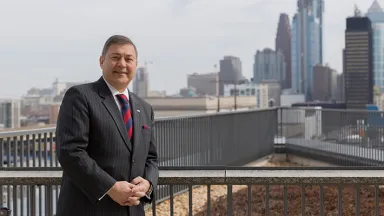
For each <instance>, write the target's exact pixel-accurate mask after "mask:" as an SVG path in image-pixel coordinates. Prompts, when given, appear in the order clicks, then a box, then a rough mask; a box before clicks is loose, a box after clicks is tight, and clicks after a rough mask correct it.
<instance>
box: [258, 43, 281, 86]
mask: <svg viewBox="0 0 384 216" xmlns="http://www.w3.org/2000/svg"><path fill="white" fill-rule="evenodd" d="M285 66H286V64H285V61H284V54H283V53H282V52H281V51H274V50H272V49H269V48H265V49H264V50H263V51H259V50H257V52H256V55H255V62H254V63H253V82H254V83H256V84H259V83H261V82H262V81H263V80H276V81H278V82H279V84H280V86H284V83H285V82H284V81H285V74H286V73H285V72H286V71H285V70H286V67H285Z"/></svg>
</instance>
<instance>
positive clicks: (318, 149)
mask: <svg viewBox="0 0 384 216" xmlns="http://www.w3.org/2000/svg"><path fill="white" fill-rule="evenodd" d="M278 115H279V117H278V119H279V132H278V134H279V136H280V137H284V144H285V149H286V152H287V153H293V154H296V155H302V156H305V157H310V158H313V159H317V160H321V161H326V162H329V163H332V164H338V165H343V166H384V118H383V116H384V115H383V113H382V112H377V111H367V110H334V109H319V108H296V107H295V108H281V109H280V110H279V111H278Z"/></svg>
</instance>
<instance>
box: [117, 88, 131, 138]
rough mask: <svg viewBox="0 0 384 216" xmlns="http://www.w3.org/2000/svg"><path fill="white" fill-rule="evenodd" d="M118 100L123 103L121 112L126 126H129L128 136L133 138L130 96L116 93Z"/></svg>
mask: <svg viewBox="0 0 384 216" xmlns="http://www.w3.org/2000/svg"><path fill="white" fill-rule="evenodd" d="M116 97H117V99H118V101H119V102H120V105H121V113H122V115H123V120H124V124H125V127H127V131H128V137H129V139H132V128H133V127H132V117H131V108H130V106H129V102H128V98H127V96H125V95H124V94H118V95H116Z"/></svg>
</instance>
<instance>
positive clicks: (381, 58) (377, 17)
mask: <svg viewBox="0 0 384 216" xmlns="http://www.w3.org/2000/svg"><path fill="white" fill-rule="evenodd" d="M367 16H368V18H369V19H370V20H371V23H372V34H373V37H372V39H373V62H374V64H373V83H374V85H375V86H377V87H378V88H379V89H380V92H381V93H384V53H383V50H384V12H383V9H382V8H381V7H380V5H379V3H378V1H377V0H375V1H374V2H373V4H372V5H371V7H370V8H369V9H368V13H367Z"/></svg>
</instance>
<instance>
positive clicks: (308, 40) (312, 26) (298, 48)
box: [291, 0, 324, 101]
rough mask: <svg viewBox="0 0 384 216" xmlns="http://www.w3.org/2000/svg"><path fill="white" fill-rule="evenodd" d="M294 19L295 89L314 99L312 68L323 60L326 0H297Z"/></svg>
mask: <svg viewBox="0 0 384 216" xmlns="http://www.w3.org/2000/svg"><path fill="white" fill-rule="evenodd" d="M297 7H298V10H297V13H296V14H295V15H294V17H293V20H292V41H291V44H292V46H291V60H292V89H293V91H294V92H297V93H304V94H305V96H306V100H307V101H310V100H312V77H313V67H314V66H315V65H317V64H322V63H323V56H322V55H323V39H322V38H323V12H324V1H323V0H298V1H297Z"/></svg>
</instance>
